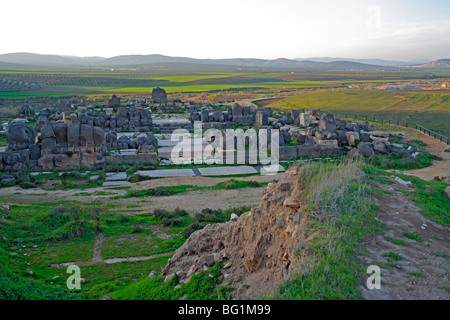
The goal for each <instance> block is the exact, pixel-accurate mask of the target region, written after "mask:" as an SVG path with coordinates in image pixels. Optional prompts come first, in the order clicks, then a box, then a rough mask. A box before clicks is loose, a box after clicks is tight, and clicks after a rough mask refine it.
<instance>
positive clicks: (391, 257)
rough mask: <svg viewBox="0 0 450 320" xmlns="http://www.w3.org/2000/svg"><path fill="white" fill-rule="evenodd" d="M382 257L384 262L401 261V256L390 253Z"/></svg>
mask: <svg viewBox="0 0 450 320" xmlns="http://www.w3.org/2000/svg"><path fill="white" fill-rule="evenodd" d="M383 257H384V258H386V260H387V261H389V262H394V261H400V260H402V259H403V257H402V256H401V255H399V254H398V253H395V252H392V251H390V252H388V253H385V254H383Z"/></svg>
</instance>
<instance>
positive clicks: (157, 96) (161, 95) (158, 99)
mask: <svg viewBox="0 0 450 320" xmlns="http://www.w3.org/2000/svg"><path fill="white" fill-rule="evenodd" d="M152 100H153V102H155V103H167V94H166V91H165V90H164V89H163V88H160V87H157V88H154V89H153V90H152Z"/></svg>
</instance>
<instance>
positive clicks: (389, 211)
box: [361, 183, 450, 300]
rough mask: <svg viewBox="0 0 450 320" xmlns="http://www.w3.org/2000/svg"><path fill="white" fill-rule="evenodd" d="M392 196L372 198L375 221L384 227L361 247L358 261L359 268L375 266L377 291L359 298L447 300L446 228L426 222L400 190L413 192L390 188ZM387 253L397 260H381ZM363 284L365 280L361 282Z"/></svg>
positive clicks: (448, 250)
mask: <svg viewBox="0 0 450 320" xmlns="http://www.w3.org/2000/svg"><path fill="white" fill-rule="evenodd" d="M382 187H383V188H386V189H388V188H390V187H393V188H394V191H393V193H394V194H382V195H379V196H377V197H376V199H375V201H376V204H377V205H378V206H379V207H380V213H379V216H378V217H377V219H378V220H380V221H381V222H383V223H384V224H385V226H386V231H385V232H384V233H383V234H380V235H378V236H376V237H375V238H374V239H373V240H372V241H371V242H370V243H367V244H366V245H365V249H366V250H368V252H369V254H368V255H366V256H364V257H362V261H363V265H365V266H367V267H368V266H370V265H379V267H380V268H381V289H380V290H376V289H374V290H368V289H367V288H366V287H365V286H364V287H362V288H361V290H362V294H363V297H364V298H365V299H369V300H384V299H395V300H400V299H420V300H423V299H442V300H448V299H449V298H450V296H449V293H448V291H446V289H445V287H447V288H448V287H449V286H450V281H449V276H450V265H449V260H448V257H449V256H450V248H449V241H450V232H449V230H448V229H447V228H445V227H443V226H442V225H439V224H437V223H435V222H432V221H430V220H429V219H427V218H426V217H424V216H423V215H422V214H421V213H420V208H418V207H417V206H416V205H415V203H414V202H412V201H411V199H410V198H409V196H407V195H405V194H403V193H402V192H400V190H406V191H412V190H413V188H411V187H407V186H402V185H400V184H398V183H395V184H393V185H392V186H382ZM404 232H409V233H412V234H417V235H419V236H420V238H421V241H416V240H412V239H409V238H407V237H405V236H404V235H403V233H404ZM386 237H392V238H395V239H402V240H404V241H406V243H407V246H403V245H399V244H394V243H392V242H391V241H389V240H388V239H387V238H386ZM389 252H393V253H396V254H399V255H400V256H401V259H400V260H397V261H391V262H392V264H393V265H392V266H389V265H387V264H388V263H389V261H388V260H387V258H386V257H385V256H384V255H386V254H388V253H389ZM364 281H365V280H364Z"/></svg>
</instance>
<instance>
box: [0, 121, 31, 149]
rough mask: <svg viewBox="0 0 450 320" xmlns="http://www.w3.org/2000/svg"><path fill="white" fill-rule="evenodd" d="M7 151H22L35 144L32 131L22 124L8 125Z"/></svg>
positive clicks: (13, 123)
mask: <svg viewBox="0 0 450 320" xmlns="http://www.w3.org/2000/svg"><path fill="white" fill-rule="evenodd" d="M7 135H8V136H7V139H8V149H10V150H24V149H27V148H28V147H29V146H30V145H32V144H34V143H35V140H36V139H35V135H34V130H33V128H31V127H30V126H29V125H26V124H24V123H23V122H12V123H10V124H9V125H8V132H7Z"/></svg>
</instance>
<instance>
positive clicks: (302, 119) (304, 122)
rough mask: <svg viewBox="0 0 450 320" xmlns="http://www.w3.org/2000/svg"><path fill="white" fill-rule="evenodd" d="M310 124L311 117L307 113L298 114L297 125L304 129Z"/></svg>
mask: <svg viewBox="0 0 450 320" xmlns="http://www.w3.org/2000/svg"><path fill="white" fill-rule="evenodd" d="M310 123H311V115H310V114H309V113H300V114H299V116H298V125H299V126H300V127H304V128H306V127H307V126H309V125H310Z"/></svg>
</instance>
